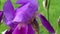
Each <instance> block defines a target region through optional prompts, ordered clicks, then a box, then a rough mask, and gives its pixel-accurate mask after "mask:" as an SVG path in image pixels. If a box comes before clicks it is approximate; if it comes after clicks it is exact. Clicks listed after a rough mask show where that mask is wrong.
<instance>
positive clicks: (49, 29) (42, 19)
mask: <svg viewBox="0 0 60 34" xmlns="http://www.w3.org/2000/svg"><path fill="white" fill-rule="evenodd" d="M39 17H40V20H41V22H42V25H43V26H44V27H45V28H46V29H47V30H48V31H49V32H50V33H55V31H54V29H53V27H52V26H51V25H50V23H49V21H48V20H47V19H46V18H45V17H44V16H43V15H42V14H40V15H39Z"/></svg>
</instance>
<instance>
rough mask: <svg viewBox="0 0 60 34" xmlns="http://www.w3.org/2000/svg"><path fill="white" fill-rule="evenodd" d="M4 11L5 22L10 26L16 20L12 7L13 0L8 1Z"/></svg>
mask: <svg viewBox="0 0 60 34" xmlns="http://www.w3.org/2000/svg"><path fill="white" fill-rule="evenodd" d="M3 11H4V21H5V24H6V25H9V24H10V23H11V22H10V21H11V20H12V19H13V18H14V8H13V6H12V3H11V0H7V1H6V2H5V4H4V7H3Z"/></svg>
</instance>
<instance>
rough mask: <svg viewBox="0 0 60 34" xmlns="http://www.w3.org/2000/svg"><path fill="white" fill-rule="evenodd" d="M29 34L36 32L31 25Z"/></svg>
mask: <svg viewBox="0 0 60 34" xmlns="http://www.w3.org/2000/svg"><path fill="white" fill-rule="evenodd" d="M28 34H35V30H34V28H33V27H32V26H31V25H30V24H28Z"/></svg>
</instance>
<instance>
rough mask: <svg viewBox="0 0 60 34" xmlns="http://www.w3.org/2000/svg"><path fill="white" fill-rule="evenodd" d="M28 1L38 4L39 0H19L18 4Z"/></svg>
mask: <svg viewBox="0 0 60 34" xmlns="http://www.w3.org/2000/svg"><path fill="white" fill-rule="evenodd" d="M27 3H31V4H38V0H17V1H16V4H23V5H24V4H27Z"/></svg>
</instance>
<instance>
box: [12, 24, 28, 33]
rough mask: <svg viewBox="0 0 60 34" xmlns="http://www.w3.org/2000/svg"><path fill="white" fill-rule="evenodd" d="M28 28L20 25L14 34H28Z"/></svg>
mask: <svg viewBox="0 0 60 34" xmlns="http://www.w3.org/2000/svg"><path fill="white" fill-rule="evenodd" d="M27 31H28V30H27V27H26V26H24V24H23V25H18V26H17V27H16V28H15V30H14V31H13V32H12V34H27Z"/></svg>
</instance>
